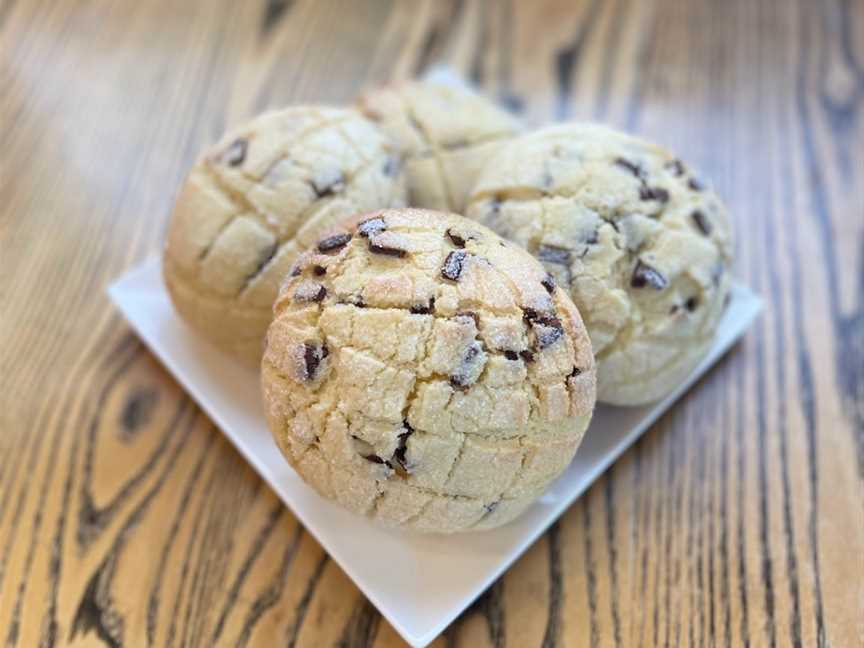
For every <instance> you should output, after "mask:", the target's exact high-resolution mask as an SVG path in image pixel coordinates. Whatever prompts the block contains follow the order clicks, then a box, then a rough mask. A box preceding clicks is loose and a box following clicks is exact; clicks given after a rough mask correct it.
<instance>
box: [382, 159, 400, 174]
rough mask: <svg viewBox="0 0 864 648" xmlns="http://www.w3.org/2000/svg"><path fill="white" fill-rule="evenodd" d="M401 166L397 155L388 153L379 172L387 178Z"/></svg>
mask: <svg viewBox="0 0 864 648" xmlns="http://www.w3.org/2000/svg"><path fill="white" fill-rule="evenodd" d="M401 166H402V163H401V161H400V160H399V158H398V157H397V156H395V155H388V156H387V159H386V160H384V166H383V167H382V168H381V172H382V173H383V174H384V175H385V176H387V177H388V178H392V177H393V176H395V175H396V174H397V173H398V172H399V169H400V168H401Z"/></svg>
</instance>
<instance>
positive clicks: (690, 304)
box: [684, 297, 699, 313]
mask: <svg viewBox="0 0 864 648" xmlns="http://www.w3.org/2000/svg"><path fill="white" fill-rule="evenodd" d="M698 307H699V298H698V297H688V298H687V301H686V302H684V308H686V309H687V310H688V311H690V312H691V313H692V312H693V311H695V310H696V309H697V308H698Z"/></svg>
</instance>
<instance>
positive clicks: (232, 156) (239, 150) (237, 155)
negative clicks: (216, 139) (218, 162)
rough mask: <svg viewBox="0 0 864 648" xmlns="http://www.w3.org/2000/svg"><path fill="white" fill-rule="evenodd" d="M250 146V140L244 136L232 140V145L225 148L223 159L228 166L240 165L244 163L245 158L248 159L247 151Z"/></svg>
mask: <svg viewBox="0 0 864 648" xmlns="http://www.w3.org/2000/svg"><path fill="white" fill-rule="evenodd" d="M248 148H249V142H247V141H246V140H245V139H242V138H240V139H236V140H234V141H233V142H231V145H230V146H229V147H228V148H227V149H225V152H224V153H223V154H222V157H221V159H222V161H223V162H224V163H225V164H227V165H228V166H232V167H236V166H240V165H241V164H243V160H245V159H246V151H247V149H248Z"/></svg>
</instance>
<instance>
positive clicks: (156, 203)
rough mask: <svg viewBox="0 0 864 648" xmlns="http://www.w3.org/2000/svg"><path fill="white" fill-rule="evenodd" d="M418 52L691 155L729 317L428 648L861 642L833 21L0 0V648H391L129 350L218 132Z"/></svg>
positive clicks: (857, 153)
mask: <svg viewBox="0 0 864 648" xmlns="http://www.w3.org/2000/svg"><path fill="white" fill-rule="evenodd" d="M438 61H444V62H448V63H450V64H452V65H453V66H455V67H456V68H457V69H458V70H460V71H462V72H464V73H465V74H467V75H468V76H469V77H470V78H471V79H473V80H474V81H475V82H476V83H478V84H479V85H481V86H482V87H483V88H485V89H486V90H487V91H488V92H489V93H490V94H492V95H493V96H495V97H497V98H499V99H500V100H502V101H504V102H506V103H507V104H508V105H510V106H512V107H513V108H515V109H517V110H520V111H521V112H522V113H523V114H524V116H525V117H526V119H528V120H529V121H531V122H534V123H539V122H542V121H546V120H550V119H559V118H579V119H585V118H587V119H599V120H603V121H606V122H609V123H612V124H614V125H617V126H620V127H623V128H626V129H628V130H632V131H635V132H639V133H643V134H645V135H647V136H649V137H652V138H655V139H657V140H659V141H661V142H663V143H665V144H667V145H668V146H670V147H671V148H673V149H675V150H677V151H679V152H680V153H681V154H682V155H683V156H684V157H685V159H689V160H691V161H692V162H693V163H694V164H695V165H697V166H699V167H701V168H702V169H703V170H704V172H705V174H706V175H707V176H708V177H710V178H711V179H712V180H713V181H714V183H715V184H716V186H717V187H718V188H719V191H720V193H721V194H722V195H723V196H724V197H725V198H726V200H727V201H728V203H729V206H730V208H731V211H732V214H733V215H734V219H735V221H736V225H737V231H738V235H737V241H736V250H737V257H738V264H737V273H738V274H739V275H740V276H741V277H743V278H744V279H745V280H746V281H748V282H749V283H750V285H751V286H752V287H753V288H754V289H755V290H756V291H758V292H759V293H760V294H761V295H762V296H763V297H764V298H765V300H766V303H767V309H766V312H765V313H764V315H763V316H762V318H761V319H760V320H759V321H758V323H757V325H756V326H755V327H754V328H753V329H752V330H751V332H750V333H749V334H748V335H747V336H746V338H745V340H744V341H743V342H742V343H741V344H739V345H738V346H737V347H736V348H735V349H734V350H733V351H732V352H731V353H730V354H729V355H728V356H727V357H726V358H725V359H724V360H723V361H722V362H720V364H719V365H718V366H717V367H716V368H715V369H714V370H713V371H712V372H711V373H710V374H709V375H708V376H707V377H706V378H705V379H704V380H702V381H701V382H700V383H699V384H698V385H697V386H696V387H695V388H694V389H693V390H691V392H690V393H689V394H687V396H686V397H684V398H683V399H682V400H681V402H680V403H679V404H678V405H677V406H676V407H675V408H674V409H673V410H672V411H671V412H670V413H669V414H668V415H667V416H665V417H664V418H663V419H662V421H661V422H660V423H658V424H657V425H656V426H654V428H653V429H652V430H651V431H650V432H649V433H648V434H646V435H645V437H644V438H643V439H642V441H640V442H639V443H638V444H637V445H636V446H635V447H634V448H633V449H632V450H631V451H630V452H628V453H627V454H626V455H625V456H624V457H623V458H622V459H621V460H620V461H618V463H616V464H615V466H614V467H613V468H612V469H610V470H609V471H608V472H607V473H606V475H605V476H604V477H603V478H602V479H600V480H599V481H598V482H597V483H596V485H595V486H594V487H593V488H592V489H591V490H590V491H589V492H588V493H587V494H586V495H585V496H584V497H583V498H582V499H581V500H580V501H579V502H578V503H577V504H576V505H574V506H573V507H572V508H571V509H570V510H569V511H568V512H567V513H566V514H565V515H564V516H563V517H562V518H561V520H560V521H559V522H558V523H557V524H556V525H555V526H553V527H552V528H551V529H550V530H549V532H548V533H546V534H545V536H543V538H542V539H541V540H540V541H538V542H537V543H536V544H535V545H534V546H533V547H532V548H531V549H530V550H529V551H528V553H527V554H526V555H525V556H524V557H523V558H522V559H521V560H520V561H519V562H518V563H517V564H516V565H515V566H514V567H513V568H512V569H511V570H510V571H509V572H508V573H507V574H506V575H505V576H504V577H503V578H502V579H501V580H500V581H499V582H498V583H496V584H495V585H494V586H493V587H492V588H491V589H490V590H489V591H488V592H487V593H486V594H484V595H483V596H482V597H481V598H480V600H479V601H477V603H476V604H475V605H474V606H473V607H472V608H471V609H470V610H469V611H468V612H466V613H465V614H464V615H463V616H462V618H461V619H460V620H459V621H458V622H457V623H455V624H454V625H453V626H452V627H451V628H450V629H449V630H448V631H447V632H446V633H445V634H444V636H443V637H441V638H439V639H438V640H437V641H436V645H438V646H444V645H447V646H466V647H467V646H470V647H472V648H473V647H475V646H484V645H490V644H493V645H496V646H501V645H506V646H517V647H521V646H540V645H543V646H556V645H558V646H577V645H589V644H590V645H592V646H593V645H604V646H605V645H616V646H634V645H645V646H654V645H660V644H663V645H675V646H678V645H689V646H709V645H718V646H742V645H752V646H775V645H776V646H790V645H801V646H822V645H825V646H834V647H851V646H861V645H862V644H864V3H862V2H860V1H859V0H845V1H844V0H825V1H823V2H815V1H811V0H795V1H793V0H776V1H775V2H768V1H761V2H754V1H753V0H729V1H727V2H707V1H700V2H683V1H682V2H679V1H676V0H668V1H666V2H656V3H655V2H648V1H645V0H614V1H608V2H602V1H601V0H594V1H591V2H578V3H572V2H564V1H561V2H552V1H548V2H515V1H510V2H495V3H492V2H490V3H488V4H483V3H479V2H452V3H451V2H432V1H430V2H398V3H397V2H368V3H367V2H359V1H358V2H344V3H338V2H335V3H334V2H324V1H321V2H313V1H308V2H301V1H299V0H298V1H296V2H293V1H291V0H270V2H234V1H232V0H220V1H218V2H191V1H186V2H184V1H178V0H142V1H140V2H128V1H119V0H118V1H115V2H111V1H108V0H91V1H88V2H85V1H81V2H71V1H62V2H60V1H57V0H45V1H37V0H2V1H0V151H2V152H0V165H2V166H0V246H2V247H0V345H2V346H0V353H2V355H0V381H2V389H0V426H2V434H0V450H2V452H0V641H2V642H4V645H10V646H26V647H29V646H52V645H66V644H70V643H71V644H76V645H77V644H81V645H100V644H106V645H109V646H121V645H123V646H144V645H157V646H180V645H195V646H209V645H255V646H277V645H278V646H281V645H289V646H295V645H298V646H328V645H339V646H365V645H374V646H391V645H399V644H401V640H400V639H399V637H398V636H397V635H396V634H395V632H394V631H393V629H392V628H391V627H390V626H389V625H388V624H387V623H386V622H382V620H381V619H380V616H379V615H378V613H377V612H376V611H375V609H374V608H373V607H372V606H371V605H370V604H369V603H368V602H367V601H366V600H365V599H364V597H363V596H362V595H361V594H360V593H359V592H358V591H357V589H356V588H355V587H354V586H353V585H352V583H351V582H350V581H349V580H348V578H347V577H346V576H345V575H344V574H343V573H342V571H341V570H340V569H339V568H338V567H337V566H336V565H335V564H333V562H332V561H331V560H329V559H328V557H327V556H326V554H324V552H323V551H322V550H321V548H320V547H319V546H318V544H317V543H316V542H315V541H314V540H313V539H312V538H311V537H310V536H309V535H308V534H307V533H306V532H305V531H304V530H303V529H302V527H300V526H299V525H298V523H297V521H296V520H295V519H294V517H293V516H292V515H291V513H290V512H289V511H287V510H286V509H285V508H283V506H282V505H281V504H280V502H279V501H278V500H277V499H276V497H275V496H274V495H273V493H272V492H270V490H269V489H268V488H267V487H266V486H265V485H263V483H262V482H261V480H260V479H259V478H258V477H257V476H256V475H255V474H254V473H253V472H252V470H251V469H250V468H249V467H248V466H247V465H246V463H245V462H244V461H243V459H242V458H241V457H240V456H239V455H238V454H237V453H236V452H235V451H234V450H233V449H232V447H231V446H230V445H229V444H228V442H227V441H226V440H225V439H224V438H223V437H222V435H221V434H220V433H219V432H218V431H217V430H216V429H215V427H214V425H213V424H212V423H211V422H210V421H209V420H208V419H207V418H206V417H205V416H204V415H203V414H202V413H201V411H200V410H198V408H197V407H196V406H195V405H194V404H193V403H192V402H191V400H190V399H189V397H188V396H187V395H186V394H185V393H184V392H183V391H182V390H181V389H180V388H179V387H178V386H177V384H176V383H175V382H174V381H173V380H172V379H171V377H170V376H169V375H168V374H167V373H166V372H165V370H164V369H163V368H162V367H161V366H160V365H159V363H158V362H157V361H156V360H155V359H154V358H153V357H152V356H151V355H150V354H149V353H148V352H147V350H146V349H145V348H144V347H143V346H142V345H141V343H140V342H139V341H138V340H137V339H136V337H135V336H134V335H133V333H132V332H131V331H130V329H129V327H128V326H127V325H126V324H125V323H124V321H123V320H122V319H121V318H120V316H119V315H118V314H117V312H116V311H115V310H114V309H113V308H112V307H111V305H110V304H109V303H108V300H107V299H106V297H105V286H106V284H107V283H108V282H109V281H110V280H112V279H113V278H114V277H116V276H118V275H119V274H120V273H122V272H123V271H124V270H125V269H127V268H129V267H130V266H131V265H133V264H134V263H136V262H138V261H140V260H141V259H143V258H144V257H146V256H147V255H149V254H152V253H154V252H155V251H157V250H158V249H159V246H160V242H161V240H162V237H163V232H164V227H165V223H166V219H167V217H168V214H169V212H170V210H171V205H172V201H173V197H174V194H175V191H176V189H177V186H178V183H180V181H181V180H182V178H183V176H184V173H185V171H186V170H187V169H188V168H189V166H190V164H191V162H192V160H193V158H194V157H195V155H196V152H197V151H198V150H199V149H200V148H201V147H203V146H205V145H206V144H207V143H209V142H212V141H213V140H214V139H215V138H216V137H217V136H218V135H219V134H220V133H221V132H222V131H223V129H225V128H226V126H227V125H230V124H233V123H236V122H238V121H240V120H242V119H244V118H246V117H247V116H250V115H252V114H254V113H257V112H259V111H261V110H263V109H264V108H267V107H269V106H281V105H284V104H286V103H290V102H300V101H307V102H309V101H317V102H346V101H350V100H351V99H352V97H354V96H355V95H356V93H357V92H358V90H360V89H361V88H362V87H363V86H364V85H366V84H367V83H373V82H380V81H384V80H386V79H388V78H390V77H406V76H410V75H414V74H418V73H422V72H423V70H424V69H426V68H427V66H429V65H430V64H432V63H435V62H438Z"/></svg>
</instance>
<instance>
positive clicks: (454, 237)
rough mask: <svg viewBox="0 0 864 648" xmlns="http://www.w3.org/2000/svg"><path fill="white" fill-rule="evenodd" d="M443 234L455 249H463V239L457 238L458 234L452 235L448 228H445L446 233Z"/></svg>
mask: <svg viewBox="0 0 864 648" xmlns="http://www.w3.org/2000/svg"><path fill="white" fill-rule="evenodd" d="M445 234H446V235H447V238H449V239H450V241H451V242H452V243H453V245H455V246H456V247H458V248H464V247H465V239H464V238H462V237H461V236H459V235H458V234H454V233H453V230H451V229H450V228H449V227H448V228H447V231H446V232H445Z"/></svg>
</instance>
